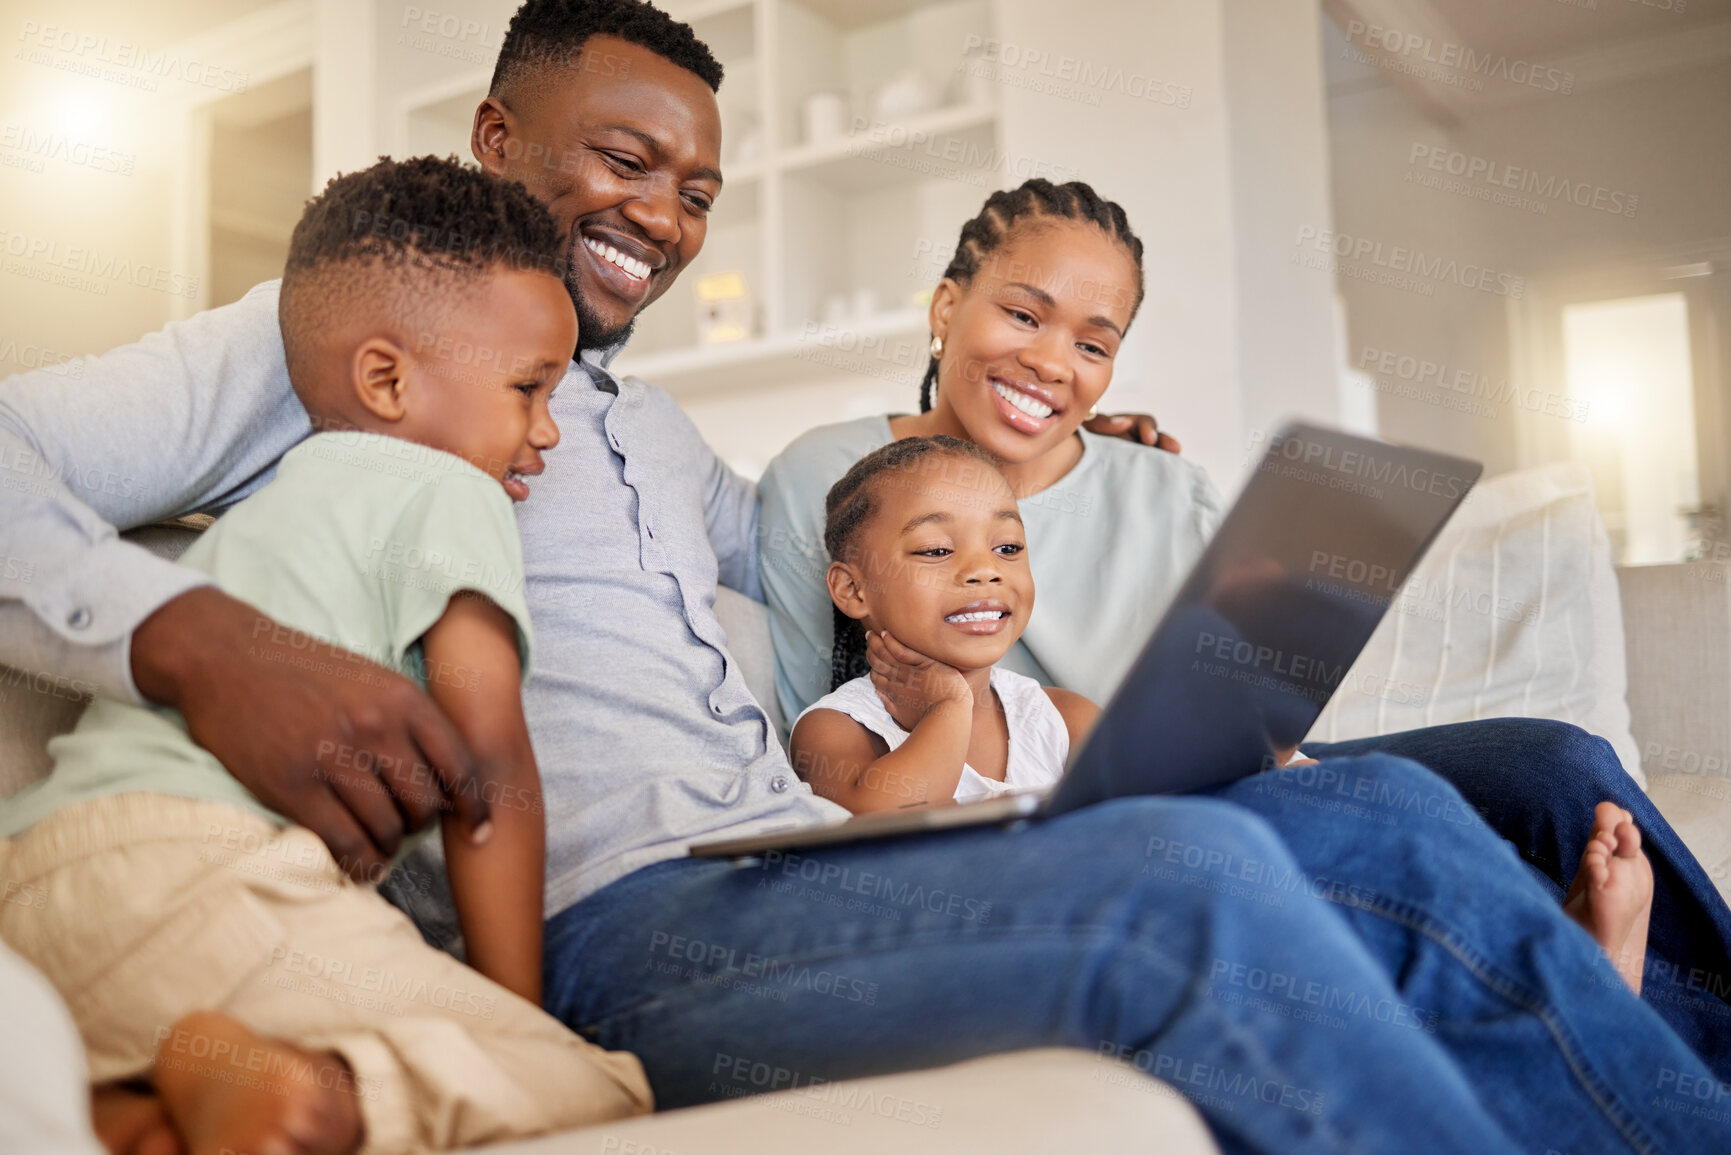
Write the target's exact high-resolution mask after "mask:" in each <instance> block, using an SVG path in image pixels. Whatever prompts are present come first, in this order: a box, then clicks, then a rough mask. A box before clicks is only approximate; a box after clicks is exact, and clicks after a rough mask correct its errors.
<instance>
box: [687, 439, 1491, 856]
mask: <svg viewBox="0 0 1731 1155" xmlns="http://www.w3.org/2000/svg"><path fill="white" fill-rule="evenodd" d="M1481 472H1483V466H1481V465H1480V464H1478V463H1477V462H1473V461H1466V460H1463V459H1461V458H1458V457H1450V456H1447V455H1446V454H1441V453H1433V452H1430V451H1428V450H1423V449H1409V448H1405V447H1402V446H1396V445H1390V444H1388V443H1386V442H1383V441H1377V440H1373V439H1371V438H1367V437H1358V436H1354V435H1352V434H1349V433H1342V432H1339V431H1337V430H1331V429H1323V428H1319V427H1317V426H1313V425H1306V424H1303V423H1297V422H1295V423H1292V424H1289V425H1287V426H1285V427H1284V428H1282V429H1281V431H1280V432H1279V434H1278V435H1277V436H1276V437H1275V438H1274V439H1273V440H1272V441H1271V442H1270V443H1269V446H1268V449H1267V452H1266V453H1264V455H1263V458H1262V461H1261V463H1260V464H1259V465H1258V466H1257V469H1256V472H1255V473H1254V474H1252V475H1251V478H1250V480H1249V482H1248V483H1247V484H1246V485H1245V487H1244V491H1243V492H1242V493H1241V494H1239V497H1238V500H1237V501H1236V502H1234V503H1233V506H1232V508H1231V510H1229V511H1228V512H1227V514H1226V518H1225V520H1224V521H1223V522H1222V523H1221V525H1220V528H1219V530H1218V531H1217V532H1216V533H1215V535H1214V537H1213V539H1212V540H1211V541H1210V542H1209V543H1208V546H1207V548H1206V549H1204V550H1203V553H1202V557H1201V558H1200V559H1198V561H1197V562H1196V565H1195V566H1194V567H1193V568H1192V569H1191V571H1190V576H1189V577H1188V578H1186V579H1185V582H1184V585H1183V587H1182V588H1180V590H1179V592H1178V595H1177V597H1176V598H1174V599H1173V601H1172V604H1171V605H1170V606H1169V607H1168V608H1167V610H1166V613H1165V616H1163V617H1162V618H1161V619H1160V624H1159V625H1158V626H1156V627H1155V629H1154V632H1153V634H1152V635H1150V636H1149V639H1148V642H1147V644H1146V645H1145V646H1143V648H1142V653H1141V655H1140V656H1139V657H1138V658H1137V659H1136V662H1135V664H1134V665H1133V666H1131V668H1130V671H1129V673H1128V674H1126V675H1125V676H1124V680H1123V681H1122V682H1121V683H1120V684H1119V686H1118V689H1117V692H1116V693H1114V694H1113V695H1112V700H1111V701H1110V702H1108V703H1107V705H1106V708H1105V709H1104V710H1103V711H1102V712H1101V714H1100V717H1099V720H1098V721H1097V722H1096V723H1095V725H1094V728H1093V729H1092V730H1091V731H1090V732H1089V734H1088V737H1087V739H1086V740H1085V741H1084V742H1083V743H1082V744H1081V746H1080V747H1079V748H1078V749H1075V750H1072V751H1071V754H1070V760H1069V764H1068V766H1067V767H1066V768H1065V770H1064V776H1063V777H1062V778H1061V779H1060V780H1059V782H1058V784H1057V785H1056V786H1054V787H1053V788H1052V789H1051V790H1050V791H1048V792H1045V793H1043V794H1034V793H1027V794H1009V795H1001V796H999V797H997V798H992V799H987V800H985V801H981V802H971V803H965V804H960V805H937V806H919V807H918V808H910V809H908V810H905V811H891V812H888V813H882V814H872V815H865V816H862V817H858V818H851V819H848V820H847V821H845V822H836V823H829V824H825V825H818V826H801V827H796V828H791V829H787V830H781V831H773V832H769V833H764V834H758V835H754V836H752V837H748V838H726V839H718V840H714V841H710V842H699V843H695V844H693V845H692V846H691V848H690V852H691V854H692V855H693V856H695V857H699V858H742V857H751V856H754V855H759V854H762V853H764V852H766V851H771V850H805V849H810V848H813V847H819V846H832V845H836V844H840V843H848V842H863V841H868V840H875V839H883V838H904V837H909V836H913V835H919V834H926V833H930V832H933V831H941V830H954V829H957V828H960V827H967V826H981V825H998V824H1007V823H1014V822H1022V821H1028V820H1030V819H1036V818H1040V817H1044V816H1050V815H1056V814H1062V813H1065V812H1066V811H1070V810H1075V809H1077V808H1079V807H1082V806H1088V805H1091V804H1093V803H1095V802H1099V801H1102V800H1104V799H1107V798H1116V797H1120V796H1124V795H1137V794H1183V793H1195V792H1199V791H1205V790H1210V789H1214V788H1217V787H1220V786H1223V785H1225V784H1227V783H1229V782H1233V781H1236V780H1237V779H1239V778H1243V777H1245V776H1247V775H1250V774H1256V773H1259V772H1261V771H1263V770H1266V769H1268V768H1270V767H1271V766H1273V765H1274V763H1275V761H1276V758H1275V752H1276V751H1285V750H1290V749H1292V748H1293V747H1295V746H1297V745H1298V744H1299V742H1300V741H1301V740H1302V739H1303V738H1304V736H1305V734H1306V733H1308V732H1309V730H1310V727H1311V726H1312V725H1313V724H1314V723H1315V721H1316V717H1317V715H1318V714H1320V713H1321V712H1322V708H1323V706H1325V705H1327V704H1328V700H1329V698H1330V697H1331V696H1333V694H1334V691H1335V690H1336V689H1337V688H1338V687H1339V686H1340V683H1341V681H1342V680H1343V679H1344V678H1345V676H1346V673H1347V671H1348V670H1349V669H1351V668H1352V664H1353V662H1355V661H1356V660H1357V659H1358V655H1359V652H1360V651H1361V650H1363V649H1364V646H1365V643H1366V642H1368V641H1369V640H1370V636H1371V634H1372V632H1374V631H1375V629H1376V627H1377V623H1378V622H1380V621H1381V620H1382V616H1383V614H1384V612H1385V611H1386V610H1387V609H1388V607H1389V604H1390V603H1391V602H1392V601H1393V600H1394V598H1395V597H1396V596H1397V595H1398V594H1399V592H1400V588H1401V586H1402V585H1403V584H1404V583H1405V581H1406V579H1407V577H1408V575H1409V574H1411V573H1412V570H1413V567H1414V566H1416V565H1417V564H1418V561H1419V559H1420V558H1421V557H1423V556H1424V553H1425V550H1427V549H1428V548H1430V544H1431V542H1433V541H1434V540H1436V535H1437V534H1438V533H1439V532H1440V531H1441V530H1442V527H1443V525H1444V524H1446V523H1447V522H1448V519H1449V518H1450V517H1451V516H1453V515H1454V511H1455V510H1456V509H1457V508H1459V507H1460V504H1461V502H1462V501H1463V500H1464V499H1465V498H1466V495H1467V492H1468V491H1469V490H1470V489H1471V488H1472V487H1473V484H1474V483H1475V482H1476V481H1477V480H1478V478H1479V474H1480V473H1481Z"/></svg>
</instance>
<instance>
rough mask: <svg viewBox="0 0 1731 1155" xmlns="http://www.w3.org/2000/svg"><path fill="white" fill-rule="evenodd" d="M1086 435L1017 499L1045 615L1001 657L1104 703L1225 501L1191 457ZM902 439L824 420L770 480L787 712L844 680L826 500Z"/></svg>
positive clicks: (767, 522) (884, 426)
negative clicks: (1051, 481)
mask: <svg viewBox="0 0 1731 1155" xmlns="http://www.w3.org/2000/svg"><path fill="white" fill-rule="evenodd" d="M1080 436H1081V438H1082V446H1083V452H1082V459H1081V460H1080V461H1079V462H1077V463H1076V466H1075V468H1073V469H1072V470H1070V472H1069V473H1067V474H1066V475H1064V477H1062V478H1060V479H1059V480H1058V482H1057V484H1055V485H1052V486H1051V487H1049V488H1047V489H1044V490H1042V491H1040V492H1039V493H1036V494H1034V495H1033V496H1031V497H1029V498H1027V499H1025V500H1023V501H1021V502H1018V503H1017V504H1018V506H1019V507H1020V509H1021V512H1022V522H1023V525H1024V526H1025V527H1026V529H1027V534H1028V563H1029V566H1030V567H1031V569H1032V571H1033V575H1034V594H1035V597H1034V614H1033V617H1032V618H1031V619H1030V620H1029V622H1028V629H1027V631H1026V632H1025V633H1024V634H1023V635H1022V638H1021V640H1020V641H1019V642H1017V643H1016V645H1015V646H1013V647H1012V648H1011V650H1010V652H1009V653H1008V654H1007V655H1005V657H1004V660H1003V661H1002V662H1001V663H999V664H1000V665H1002V666H1005V667H1007V668H1009V669H1011V670H1014V671H1015V672H1017V673H1019V674H1025V675H1027V676H1028V677H1031V678H1037V679H1038V680H1039V681H1040V683H1041V684H1042V685H1047V686H1061V687H1063V688H1064V689H1066V690H1073V691H1075V692H1076V693H1078V694H1081V695H1083V696H1084V697H1087V698H1091V699H1093V700H1094V701H1095V702H1098V703H1101V704H1104V703H1105V701H1106V700H1107V699H1108V698H1110V697H1111V696H1112V691H1113V690H1114V689H1115V688H1116V687H1117V685H1118V681H1119V679H1121V678H1122V677H1123V676H1124V673H1125V671H1127V670H1128V669H1129V667H1130V663H1131V662H1132V661H1134V660H1135V658H1136V654H1137V652H1138V651H1139V650H1140V649H1141V648H1142V643H1143V642H1144V641H1146V640H1147V638H1148V635H1149V634H1150V633H1151V632H1153V629H1154V626H1155V624H1156V623H1157V622H1158V621H1159V620H1160V615H1161V614H1162V613H1164V612H1165V610H1166V606H1167V604H1168V603H1169V602H1170V601H1171V600H1172V598H1173V596H1174V595H1175V594H1177V592H1178V587H1179V585H1180V584H1182V582H1183V580H1184V577H1185V575H1186V574H1188V573H1189V570H1190V566H1191V563H1193V562H1194V561H1195V560H1196V558H1197V557H1198V556H1199V555H1200V554H1201V552H1202V547H1203V546H1204V545H1205V544H1206V543H1207V541H1208V539H1209V538H1210V537H1211V536H1213V533H1214V530H1215V527H1216V526H1217V525H1219V523H1220V518H1221V516H1222V514H1223V511H1224V505H1223V503H1222V501H1221V499H1220V494H1219V493H1218V492H1217V491H1216V490H1215V488H1214V484H1213V483H1212V482H1211V481H1209V480H1208V475H1207V474H1206V473H1204V472H1203V471H1202V469H1201V468H1200V467H1198V466H1196V465H1194V464H1192V463H1191V462H1189V461H1186V460H1185V459H1184V458H1182V457H1178V456H1176V455H1174V454H1171V453H1166V452H1163V451H1161V450H1158V449H1150V448H1148V447H1147V446H1145V445H1139V444H1135V443H1133V442H1129V441H1123V440H1121V439H1119V438H1115V437H1099V436H1096V435H1095V434H1092V433H1088V432H1085V431H1084V432H1082V433H1081V434H1080ZM892 440H893V438H892V437H891V435H890V424H889V418H887V417H882V416H879V417H862V418H860V419H859V420H857V421H845V422H842V423H841V424H839V425H824V426H820V427H819V428H817V429H813V430H811V431H810V432H808V433H805V434H803V435H802V436H800V437H799V438H798V439H797V440H795V441H794V442H793V444H791V445H789V446H788V447H787V448H786V449H785V450H783V451H782V453H781V455H780V456H779V457H777V458H776V459H775V460H774V461H772V462H770V463H769V468H768V469H767V470H765V471H764V474H763V479H762V480H761V481H759V482H758V493H759V495H760V496H761V498H762V500H763V516H762V522H761V524H760V526H759V530H758V559H759V570H760V572H761V575H762V578H763V592H764V599H765V600H766V601H767V602H768V603H769V628H770V634H771V636H772V638H773V639H774V642H775V664H776V673H775V685H776V693H777V695H778V696H779V698H780V700H781V710H782V715H783V716H784V717H786V718H797V717H799V714H800V711H802V710H804V709H805V708H806V707H807V706H809V705H810V704H811V703H812V702H815V701H816V700H817V699H819V698H821V697H822V696H823V695H825V694H827V693H828V692H829V688H830V686H829V680H830V650H831V647H832V645H833V644H834V635H833V633H832V621H833V619H832V616H831V609H830V600H829V592H828V590H827V589H826V588H825V586H824V571H825V570H826V569H828V567H829V556H828V555H827V554H826V553H825V552H824V548H823V502H824V496H825V495H826V494H827V493H828V492H829V488H830V486H832V485H834V484H835V483H836V482H837V481H839V480H840V479H841V476H842V474H844V473H846V472H847V471H848V468H849V467H850V466H852V465H853V463H854V462H856V461H858V460H859V459H860V458H862V457H864V456H865V455H866V454H868V453H870V452H871V451H872V450H874V449H877V448H879V447H881V446H884V445H887V444H889V443H890V441H892Z"/></svg>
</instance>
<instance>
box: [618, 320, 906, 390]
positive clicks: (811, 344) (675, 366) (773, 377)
mask: <svg viewBox="0 0 1731 1155" xmlns="http://www.w3.org/2000/svg"><path fill="white" fill-rule="evenodd" d="M926 341H927V331H926V311H925V310H924V309H898V310H895V311H893V312H887V313H878V314H876V315H874V316H871V317H866V318H862V319H860V320H854V321H843V322H840V323H838V324H834V325H831V324H822V323H815V322H814V323H812V324H810V325H805V326H801V328H800V329H799V330H798V331H796V332H789V333H781V334H776V335H773V336H769V337H755V338H752V339H751V340H747V341H734V342H730V343H728V344H724V345H703V346H698V347H696V348H689V349H670V350H668V351H666V352H662V353H646V354H640V355H633V354H632V353H631V351H630V349H629V347H627V350H626V352H625V353H623V354H621V355H620V357H619V359H618V361H616V362H615V363H614V365H613V368H614V369H615V370H617V371H618V372H619V373H621V374H627V375H631V376H636V377H641V378H643V379H644V380H645V381H648V382H650V383H651V384H654V385H659V386H660V387H661V388H663V389H665V390H667V391H668V392H669V393H671V394H673V395H674V396H676V397H690V396H699V395H705V394H714V393H721V392H728V391H734V390H758V389H775V388H779V387H782V386H786V385H795V384H800V383H803V382H806V381H810V380H812V379H813V378H816V377H830V376H836V375H837V374H841V373H856V374H866V375H870V376H873V377H879V378H892V379H899V378H902V377H906V378H908V379H909V380H915V381H917V380H918V379H919V376H920V374H921V373H923V372H924V371H925V365H926V362H925V356H924V353H923V350H924V349H925V345H926Z"/></svg>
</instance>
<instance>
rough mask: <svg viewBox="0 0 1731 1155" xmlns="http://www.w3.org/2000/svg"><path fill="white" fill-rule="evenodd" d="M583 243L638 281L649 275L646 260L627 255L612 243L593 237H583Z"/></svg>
mask: <svg viewBox="0 0 1731 1155" xmlns="http://www.w3.org/2000/svg"><path fill="white" fill-rule="evenodd" d="M583 243H584V244H585V245H587V246H589V251H590V252H592V253H594V254H595V255H596V256H598V257H600V258H601V259H602V260H604V261H607V262H609V263H611V264H613V265H616V266H618V267H619V268H621V269H624V270H625V271H626V272H627V273H630V274H631V275H632V276H633V277H636V278H637V279H638V280H640V281H641V280H642V279H643V278H644V277H647V276H648V275H649V264H648V262H646V261H640V260H638V259H637V258H636V257H628V256H626V255H625V254H624V253H622V252H620V251H619V250H618V249H616V248H614V247H613V246H612V245H609V244H604V243H603V242H601V241H598V240H596V239H594V238H593V237H584V238H583Z"/></svg>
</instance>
